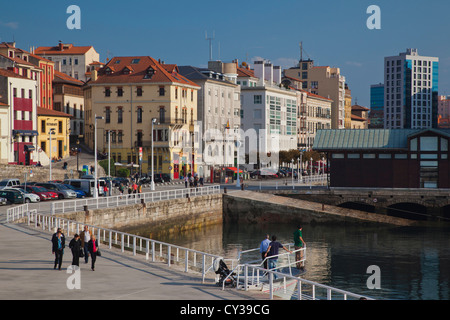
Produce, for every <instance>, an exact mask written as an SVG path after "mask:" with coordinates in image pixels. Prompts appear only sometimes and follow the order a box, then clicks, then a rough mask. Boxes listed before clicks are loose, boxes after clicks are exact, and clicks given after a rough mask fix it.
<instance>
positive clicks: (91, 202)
mask: <svg viewBox="0 0 450 320" xmlns="http://www.w3.org/2000/svg"><path fill="white" fill-rule="evenodd" d="M220 192H221V191H220V185H213V186H206V187H197V188H183V189H174V190H162V191H153V192H144V193H131V194H126V193H124V194H123V195H118V196H111V197H98V198H85V199H80V200H69V201H67V200H66V201H56V202H53V203H52V204H51V213H52V214H55V213H65V212H76V211H83V210H84V209H85V206H87V207H88V208H89V209H100V208H110V207H118V206H127V205H133V204H138V203H142V201H144V202H145V203H148V202H155V201H162V200H172V199H181V198H187V197H189V198H190V197H195V196H204V195H210V194H219V193H220Z"/></svg>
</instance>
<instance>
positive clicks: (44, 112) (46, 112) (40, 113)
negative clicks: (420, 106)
mask: <svg viewBox="0 0 450 320" xmlns="http://www.w3.org/2000/svg"><path fill="white" fill-rule="evenodd" d="M36 110H37V114H38V116H49V117H66V118H72V115H70V114H68V113H65V112H61V111H56V110H52V109H47V108H41V107H36Z"/></svg>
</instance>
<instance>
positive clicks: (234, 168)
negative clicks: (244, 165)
mask: <svg viewBox="0 0 450 320" xmlns="http://www.w3.org/2000/svg"><path fill="white" fill-rule="evenodd" d="M227 170H231V171H233V172H234V173H236V172H237V168H236V167H227ZM239 173H243V171H242V169H239Z"/></svg>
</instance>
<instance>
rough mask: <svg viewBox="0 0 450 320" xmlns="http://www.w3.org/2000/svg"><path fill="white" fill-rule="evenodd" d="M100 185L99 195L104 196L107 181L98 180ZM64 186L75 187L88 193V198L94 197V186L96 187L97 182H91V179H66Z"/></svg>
mask: <svg viewBox="0 0 450 320" xmlns="http://www.w3.org/2000/svg"><path fill="white" fill-rule="evenodd" d="M97 183H98V189H97V190H98V195H99V196H102V195H103V192H104V189H103V187H104V186H105V181H104V180H97ZM64 184H70V185H72V186H74V187H75V188H77V189H81V190H83V191H84V192H85V193H86V196H88V197H92V196H94V191H95V189H94V186H95V180H91V179H66V180H64Z"/></svg>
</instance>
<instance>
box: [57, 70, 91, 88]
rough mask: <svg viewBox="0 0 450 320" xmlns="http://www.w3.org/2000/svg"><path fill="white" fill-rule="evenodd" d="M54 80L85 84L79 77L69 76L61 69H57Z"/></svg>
mask: <svg viewBox="0 0 450 320" xmlns="http://www.w3.org/2000/svg"><path fill="white" fill-rule="evenodd" d="M53 82H68V83H72V84H76V85H83V84H84V82H83V81H80V80H78V79H75V78H73V77H71V76H68V75H67V74H65V73H62V72H60V71H57V70H55V78H54V79H53Z"/></svg>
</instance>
